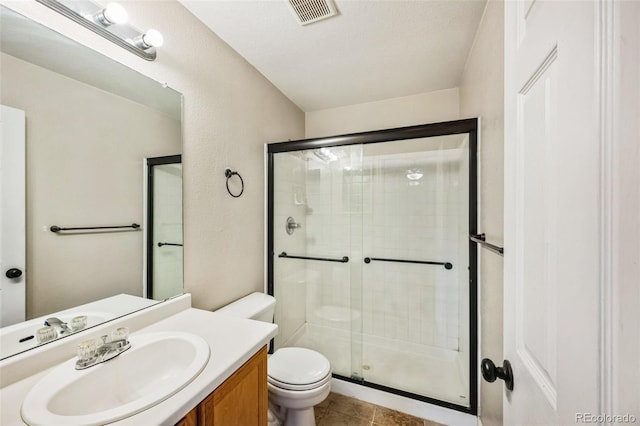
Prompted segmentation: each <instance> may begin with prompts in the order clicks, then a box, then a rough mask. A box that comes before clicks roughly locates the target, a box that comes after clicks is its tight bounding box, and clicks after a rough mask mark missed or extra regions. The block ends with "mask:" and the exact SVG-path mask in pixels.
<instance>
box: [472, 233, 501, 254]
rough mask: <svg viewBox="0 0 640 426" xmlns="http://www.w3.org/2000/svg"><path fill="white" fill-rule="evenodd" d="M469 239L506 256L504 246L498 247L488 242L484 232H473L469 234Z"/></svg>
mask: <svg viewBox="0 0 640 426" xmlns="http://www.w3.org/2000/svg"><path fill="white" fill-rule="evenodd" d="M469 239H470V240H471V241H473V242H474V243H478V244H480V245H481V246H482V247H484V248H486V249H487V250H490V251H492V252H494V253H496V254H499V255H500V256H504V247H498V246H496V245H494V244H491V243H488V242H486V241H485V235H484V233H482V234H475V235H474V234H471V235H469Z"/></svg>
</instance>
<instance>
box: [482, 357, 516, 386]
mask: <svg viewBox="0 0 640 426" xmlns="http://www.w3.org/2000/svg"><path fill="white" fill-rule="evenodd" d="M480 369H481V370H482V377H483V378H484V379H485V380H486V381H487V382H489V383H493V382H495V381H496V379H502V380H504V384H505V386H506V387H507V389H509V390H510V391H512V390H513V370H512V369H511V363H510V362H509V360H507V359H505V360H504V361H502V367H496V365H495V364H494V363H493V361H491V360H490V359H489V358H485V359H483V360H482V363H480Z"/></svg>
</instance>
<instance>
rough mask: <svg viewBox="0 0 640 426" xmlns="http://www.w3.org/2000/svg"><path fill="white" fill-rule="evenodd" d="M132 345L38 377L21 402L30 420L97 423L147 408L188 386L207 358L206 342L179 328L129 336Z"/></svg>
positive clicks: (56, 423) (57, 422)
mask: <svg viewBox="0 0 640 426" xmlns="http://www.w3.org/2000/svg"><path fill="white" fill-rule="evenodd" d="M129 341H130V342H131V348H130V349H129V350H127V351H126V352H124V353H122V354H120V355H119V356H117V357H115V358H113V359H112V360H109V361H107V362H104V363H102V364H99V365H96V366H93V367H90V368H87V369H86V370H76V369H75V362H76V359H75V358H74V359H71V360H69V361H67V362H65V363H63V364H61V365H59V366H58V367H56V368H55V369H54V370H52V371H51V372H50V373H49V374H47V375H46V376H45V377H43V378H42V380H40V381H39V382H38V383H37V384H36V385H35V386H34V387H33V389H31V391H30V392H29V393H28V394H27V397H26V398H25V400H24V401H23V403H22V409H21V414H22V418H23V420H24V421H25V422H26V423H27V424H29V425H32V426H33V425H100V424H105V423H110V422H114V421H117V420H120V419H123V418H125V417H129V416H132V415H134V414H136V413H139V412H141V411H143V410H146V409H147V408H149V407H152V406H154V405H156V404H158V403H160V402H162V401H164V400H165V399H167V398H169V397H170V396H171V395H173V394H175V393H176V392H178V391H179V390H181V389H182V388H184V387H185V386H186V385H188V384H189V383H190V382H191V381H192V380H193V379H195V378H196V377H197V376H198V374H200V372H201V371H202V369H203V368H204V366H205V365H206V363H207V361H208V360H209V352H210V349H209V345H208V344H207V342H206V341H205V340H204V339H202V338H201V337H199V336H196V335H194V334H190V333H183V332H158V333H146V334H140V335H137V336H136V335H133V336H131V337H130V338H129Z"/></svg>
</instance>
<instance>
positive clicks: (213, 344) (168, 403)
mask: <svg viewBox="0 0 640 426" xmlns="http://www.w3.org/2000/svg"><path fill="white" fill-rule="evenodd" d="M150 310H151V311H153V308H150ZM150 314H153V312H150ZM155 315H156V316H157V315H158V314H157V313H156V314H155ZM138 320H139V319H136V318H130V319H129V322H130V323H131V324H128V321H127V317H123V318H122V319H121V320H120V321H118V324H117V325H116V324H114V323H110V324H108V325H105V327H104V328H105V329H107V330H110V329H112V328H114V327H116V326H120V325H125V326H130V328H131V329H132V330H137V331H135V332H134V333H132V335H135V334H140V333H145V332H152V331H183V332H189V333H193V334H196V335H198V336H200V337H202V338H203V339H205V340H206V341H207V343H209V346H210V348H211V355H210V357H209V361H208V362H207V364H206V366H205V368H204V369H203V371H202V372H201V373H200V374H199V375H198V377H196V378H195V379H194V380H193V381H192V382H191V383H189V384H188V385H187V386H186V387H185V388H184V389H182V390H181V391H179V392H178V393H176V394H175V395H173V396H171V397H170V398H168V399H166V400H165V401H163V402H161V403H160V404H158V405H156V406H154V407H151V408H149V409H147V410H145V411H143V412H141V413H138V414H136V415H134V416H131V417H128V418H126V419H123V420H120V421H118V422H115V423H112V424H117V425H136V426H140V425H145V426H146V425H156V424H158V425H159V424H170V425H173V424H175V423H177V422H178V421H179V420H180V419H181V418H182V417H184V416H185V415H186V414H187V413H188V412H189V411H190V410H191V409H193V408H194V407H195V406H197V405H198V403H199V402H200V401H202V400H203V399H204V398H206V397H207V396H208V395H209V394H210V393H211V392H213V390H215V389H216V388H217V387H218V386H219V385H220V384H222V382H224V381H225V380H226V379H227V378H228V377H229V376H231V375H232V374H233V372H234V371H236V370H237V369H238V368H239V367H240V366H242V364H244V363H245V362H246V361H248V360H249V359H250V358H251V356H253V354H255V353H256V352H257V351H258V350H259V349H260V348H262V347H263V346H264V345H266V344H268V343H269V340H270V339H271V338H273V337H274V336H275V335H276V334H277V330H278V327H277V326H276V325H275V324H269V323H264V322H259V321H252V320H247V319H242V318H234V317H228V316H226V315H223V314H218V313H215V312H209V311H203V310H199V309H194V308H189V307H187V308H186V309H184V310H181V311H179V312H177V313H174V314H173V315H171V316H168V317H166V318H164V319H161V320H158V321H155V322H154V323H153V324H151V325H146V326H145V327H143V328H139V327H136V324H135V322H136V321H138ZM101 331H102V328H100V329H98V331H97V332H96V333H94V334H95V336H93V334H87V335H85V336H84V337H83V339H86V338H92V337H97V336H98V335H99V334H100V332H101ZM75 344H77V343H75ZM75 344H74V345H73V346H71V347H74V346H75ZM71 347H69V344H67V345H66V346H65V348H63V349H64V350H66V351H69V349H70V348H71ZM59 350H62V349H59ZM68 355H69V356H67V357H66V359H70V358H73V357H74V356H75V350H71V351H69V353H68ZM37 357H47V352H46V351H41V352H39V353H37V354H33V355H32V356H31V358H35V359H31V360H29V362H24V363H22V364H20V363H17V364H14V365H13V366H12V365H6V364H5V365H2V364H0V374H3V375H4V373H5V371H3V370H4V369H5V368H11V367H14V368H16V367H17V368H21V367H22V368H24V367H29V368H30V372H27V373H26V374H23V376H24V377H21V378H20V380H17V381H14V382H13V383H10V384H7V385H6V386H4V387H2V388H1V389H0V404H1V409H0V424H2V425H3V426H9V425H24V424H25V423H24V422H23V421H22V419H21V417H20V406H21V405H22V401H23V399H24V398H25V396H26V395H27V393H28V392H29V390H30V389H31V388H32V387H33V386H34V385H35V384H36V383H37V382H38V381H39V380H40V379H41V378H42V377H44V376H45V375H46V374H47V373H48V372H49V371H50V370H51V369H52V368H54V367H55V365H57V364H55V365H48V366H46V367H45V368H44V369H40V370H38V369H36V368H33V365H38V363H37V361H38V360H37ZM63 361H64V359H63ZM96 397H97V398H99V397H100V389H99V384H96Z"/></svg>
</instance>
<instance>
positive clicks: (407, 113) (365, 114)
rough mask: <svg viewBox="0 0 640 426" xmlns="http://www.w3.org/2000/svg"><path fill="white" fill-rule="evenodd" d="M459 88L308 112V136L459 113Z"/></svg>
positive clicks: (447, 117)
mask: <svg viewBox="0 0 640 426" xmlns="http://www.w3.org/2000/svg"><path fill="white" fill-rule="evenodd" d="M458 103H459V100H458V89H457V88H453V89H446V90H439V91H437V92H429V93H420V94H417V95H412V96H404V97H400V98H393V99H385V100H382V101H377V102H368V103H364V104H357V105H348V106H343V107H338V108H331V109H325V110H320V111H313V112H307V114H306V117H305V122H306V124H305V133H306V137H307V138H315V137H321V136H333V135H343V134H347V133H355V132H365V131H369V130H380V129H389V128H393V127H403V126H412V125H418V124H426V123H437V122H439V121H448V120H455V119H457V118H459V117H460V115H459V114H460V111H459V105H458Z"/></svg>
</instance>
